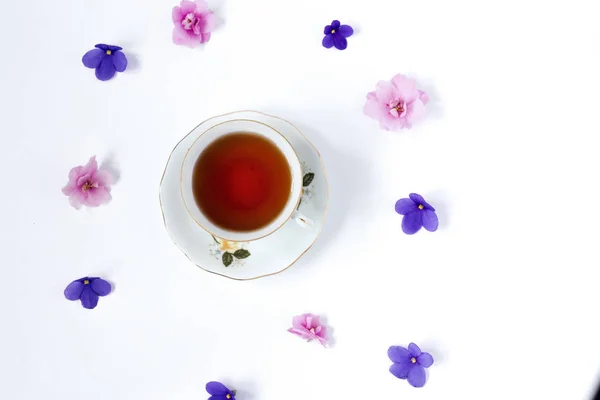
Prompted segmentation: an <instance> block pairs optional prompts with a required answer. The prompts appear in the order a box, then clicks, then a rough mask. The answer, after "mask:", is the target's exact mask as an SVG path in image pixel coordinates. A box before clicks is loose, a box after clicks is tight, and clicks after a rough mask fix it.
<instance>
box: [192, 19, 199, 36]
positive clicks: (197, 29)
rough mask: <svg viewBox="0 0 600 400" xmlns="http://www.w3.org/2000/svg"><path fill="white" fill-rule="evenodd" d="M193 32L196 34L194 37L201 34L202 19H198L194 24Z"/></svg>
mask: <svg viewBox="0 0 600 400" xmlns="http://www.w3.org/2000/svg"><path fill="white" fill-rule="evenodd" d="M192 31H193V32H194V35H199V34H200V18H196V21H195V22H194V25H193V26H192Z"/></svg>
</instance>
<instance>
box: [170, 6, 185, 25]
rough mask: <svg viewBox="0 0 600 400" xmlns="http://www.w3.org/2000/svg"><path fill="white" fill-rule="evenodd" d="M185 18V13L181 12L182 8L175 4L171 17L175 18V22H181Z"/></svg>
mask: <svg viewBox="0 0 600 400" xmlns="http://www.w3.org/2000/svg"><path fill="white" fill-rule="evenodd" d="M183 18H184V14H182V13H181V8H179V7H177V6H175V7H173V12H172V13H171V19H172V20H173V23H174V24H181V21H183Z"/></svg>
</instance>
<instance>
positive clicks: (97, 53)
mask: <svg viewBox="0 0 600 400" xmlns="http://www.w3.org/2000/svg"><path fill="white" fill-rule="evenodd" d="M104 56H106V53H105V52H104V51H103V50H100V49H93V50H90V51H88V52H87V53H85V54H84V55H83V57H82V58H81V61H82V62H83V65H85V66H86V67H88V68H97V67H98V65H100V62H101V61H102V59H103V58H104Z"/></svg>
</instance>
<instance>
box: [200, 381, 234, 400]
mask: <svg viewBox="0 0 600 400" xmlns="http://www.w3.org/2000/svg"><path fill="white" fill-rule="evenodd" d="M206 391H207V392H208V394H210V395H211V396H210V397H209V398H208V400H235V390H229V388H228V387H227V386H225V385H223V384H222V383H221V382H214V381H213V382H208V383H207V384H206Z"/></svg>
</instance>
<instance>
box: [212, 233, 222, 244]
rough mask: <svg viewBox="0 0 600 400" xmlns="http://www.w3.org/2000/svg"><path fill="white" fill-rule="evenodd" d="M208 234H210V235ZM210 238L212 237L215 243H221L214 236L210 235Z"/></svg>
mask: <svg viewBox="0 0 600 400" xmlns="http://www.w3.org/2000/svg"><path fill="white" fill-rule="evenodd" d="M210 236H212V235H210ZM212 238H213V240H214V241H215V243H216V244H221V243H219V241H218V240H217V238H216V237H214V236H212Z"/></svg>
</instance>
